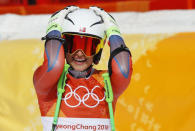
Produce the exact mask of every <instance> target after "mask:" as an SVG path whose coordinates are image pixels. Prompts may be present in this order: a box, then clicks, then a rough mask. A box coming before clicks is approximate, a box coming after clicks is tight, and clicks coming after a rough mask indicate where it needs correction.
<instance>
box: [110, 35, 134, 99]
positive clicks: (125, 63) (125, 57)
mask: <svg viewBox="0 0 195 131" xmlns="http://www.w3.org/2000/svg"><path fill="white" fill-rule="evenodd" d="M109 45H110V53H111V54H112V52H113V51H114V50H115V49H117V48H119V47H121V45H123V46H126V45H125V43H124V41H123V39H122V38H121V37H120V36H118V35H112V36H110V38H109ZM111 67H112V68H111V69H112V74H111V76H110V79H111V84H112V88H113V93H114V98H115V100H116V99H117V98H118V97H119V96H120V95H121V94H122V93H123V92H124V90H125V89H126V88H127V87H128V85H129V83H130V80H131V75H132V70H133V69H132V58H131V53H128V52H126V51H121V52H119V53H118V54H117V55H115V57H113V59H112V60H111Z"/></svg>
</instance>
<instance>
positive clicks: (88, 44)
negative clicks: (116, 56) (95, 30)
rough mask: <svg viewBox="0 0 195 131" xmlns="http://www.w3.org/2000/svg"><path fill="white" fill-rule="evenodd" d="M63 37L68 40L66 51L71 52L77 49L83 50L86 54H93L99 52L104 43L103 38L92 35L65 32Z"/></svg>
mask: <svg viewBox="0 0 195 131" xmlns="http://www.w3.org/2000/svg"><path fill="white" fill-rule="evenodd" d="M62 37H63V38H64V39H65V40H66V43H65V48H66V52H67V53H70V54H72V53H74V52H75V51H77V50H82V51H83V52H84V53H85V55H87V56H92V55H95V54H97V53H98V52H99V50H100V49H101V48H103V45H104V41H103V40H102V39H100V38H97V37H92V36H86V35H78V34H63V35H62Z"/></svg>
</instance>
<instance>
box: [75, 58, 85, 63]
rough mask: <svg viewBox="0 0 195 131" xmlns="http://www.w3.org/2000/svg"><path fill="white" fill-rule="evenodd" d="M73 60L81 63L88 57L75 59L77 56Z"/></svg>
mask: <svg viewBox="0 0 195 131" xmlns="http://www.w3.org/2000/svg"><path fill="white" fill-rule="evenodd" d="M73 60H74V61H76V62H79V63H83V62H86V61H87V59H75V58H73Z"/></svg>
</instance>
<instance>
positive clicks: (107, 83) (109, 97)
mask: <svg viewBox="0 0 195 131" xmlns="http://www.w3.org/2000/svg"><path fill="white" fill-rule="evenodd" d="M102 76H103V78H104V88H105V90H106V92H105V95H106V102H107V103H108V108H109V113H110V122H111V129H112V131H115V124H114V113H113V108H112V101H113V92H112V85H111V82H110V77H109V74H108V73H104V74H103V75H102Z"/></svg>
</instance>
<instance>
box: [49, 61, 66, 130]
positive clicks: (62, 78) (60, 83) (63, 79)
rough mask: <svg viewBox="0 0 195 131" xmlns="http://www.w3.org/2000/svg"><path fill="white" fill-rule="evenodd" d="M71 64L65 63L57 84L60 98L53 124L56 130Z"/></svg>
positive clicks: (53, 128)
mask: <svg viewBox="0 0 195 131" xmlns="http://www.w3.org/2000/svg"><path fill="white" fill-rule="evenodd" d="M69 67H70V65H68V64H65V66H64V70H63V72H62V74H61V76H60V79H59V81H58V86H57V91H58V99H57V104H56V110H55V115H54V118H53V124H52V131H55V129H56V126H57V123H58V115H59V111H60V105H61V100H62V94H63V93H64V92H65V89H64V87H65V85H66V79H67V77H66V75H67V74H68V68H69Z"/></svg>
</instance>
